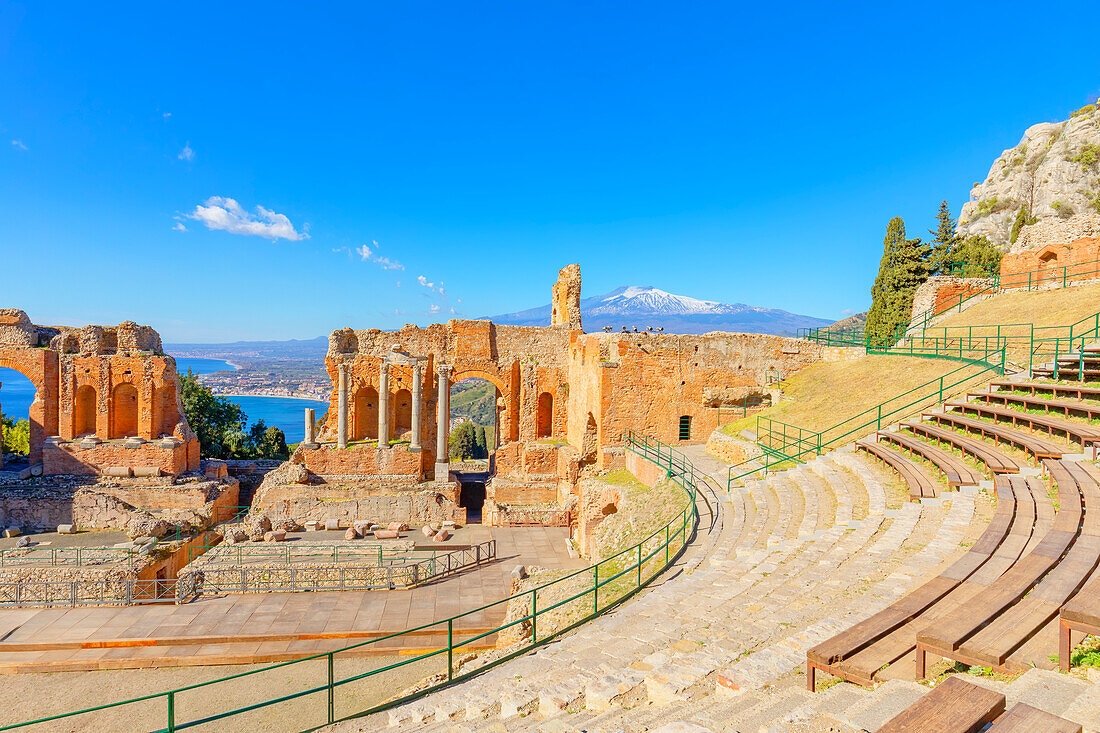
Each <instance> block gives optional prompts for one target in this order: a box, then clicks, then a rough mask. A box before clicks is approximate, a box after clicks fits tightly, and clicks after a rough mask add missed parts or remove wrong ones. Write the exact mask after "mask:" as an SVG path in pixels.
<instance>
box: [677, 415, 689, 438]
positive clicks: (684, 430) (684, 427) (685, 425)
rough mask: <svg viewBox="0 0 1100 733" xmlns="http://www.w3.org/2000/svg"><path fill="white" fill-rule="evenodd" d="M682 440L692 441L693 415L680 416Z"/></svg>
mask: <svg viewBox="0 0 1100 733" xmlns="http://www.w3.org/2000/svg"><path fill="white" fill-rule="evenodd" d="M679 436H680V440H691V415H680V424H679Z"/></svg>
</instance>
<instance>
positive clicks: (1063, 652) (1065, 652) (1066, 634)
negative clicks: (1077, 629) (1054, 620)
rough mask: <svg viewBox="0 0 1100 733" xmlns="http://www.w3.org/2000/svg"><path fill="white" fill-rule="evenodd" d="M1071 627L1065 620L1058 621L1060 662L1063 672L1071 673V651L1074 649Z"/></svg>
mask: <svg viewBox="0 0 1100 733" xmlns="http://www.w3.org/2000/svg"><path fill="white" fill-rule="evenodd" d="M1071 634H1072V632H1071V631H1070V629H1069V627H1068V626H1066V622H1065V620H1063V619H1058V662H1059V664H1060V665H1061V667H1062V671H1063V672H1068V671H1069V662H1070V658H1069V657H1070V651H1071V650H1072V649H1073V644H1072V641H1071Z"/></svg>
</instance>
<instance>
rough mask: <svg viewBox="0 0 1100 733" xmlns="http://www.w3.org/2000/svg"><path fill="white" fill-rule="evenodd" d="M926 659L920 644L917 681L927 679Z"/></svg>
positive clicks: (918, 648) (918, 646) (918, 647)
mask: <svg viewBox="0 0 1100 733" xmlns="http://www.w3.org/2000/svg"><path fill="white" fill-rule="evenodd" d="M924 657H925V654H924V649H923V648H922V647H921V646H920V644H918V645H917V665H916V678H917V681H920V680H923V679H924V678H925V671H924V664H925V658H924Z"/></svg>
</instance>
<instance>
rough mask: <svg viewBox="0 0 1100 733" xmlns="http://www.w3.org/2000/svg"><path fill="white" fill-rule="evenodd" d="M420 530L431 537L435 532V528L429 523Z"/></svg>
mask: <svg viewBox="0 0 1100 733" xmlns="http://www.w3.org/2000/svg"><path fill="white" fill-rule="evenodd" d="M420 531H421V532H422V533H423V534H424V536H425V537H431V536H432V535H434V534H435V530H434V529H432V528H431V527H429V526H428V525H424V526H423V527H421V528H420Z"/></svg>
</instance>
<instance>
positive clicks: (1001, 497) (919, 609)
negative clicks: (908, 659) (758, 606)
mask: <svg viewBox="0 0 1100 733" xmlns="http://www.w3.org/2000/svg"><path fill="white" fill-rule="evenodd" d="M1036 483H1038V482H1029V481H1028V480H1027V479H1025V478H1024V477H1022V476H1012V477H1009V476H998V477H997V478H996V479H995V481H994V491H995V492H996V493H997V497H998V499H997V506H996V508H995V510H994V513H993V517H992V518H991V519H990V521H989V524H988V525H986V528H985V530H984V531H983V532H982V534H981V536H980V537H979V538H978V540H977V541H976V542H975V543H974V544H973V545H971V547H970V549H969V550H967V552H966V553H964V554H963V556H962V557H960V558H959V559H958V560H956V561H955V562H954V563H952V564H951V566H950V567H948V568H947V569H946V570H944V571H943V572H941V573H940V574H939V575H937V576H936V577H935V578H932V579H931V580H929V581H928V582H926V583H924V584H923V585H921V586H920V587H918V588H916V589H914V590H912V591H910V592H909V593H907V594H906V595H905V596H903V597H901V598H899V599H898V600H896V601H894V602H893V603H892V604H890V605H889V606H887V607H886V608H884V609H883V610H881V611H879V612H878V613H876V614H874V615H872V616H870V617H868V618H866V619H864V620H863V621H860V622H859V623H857V624H854V625H853V626H851V627H850V628H848V629H846V630H845V631H842V632H840V633H839V634H837V635H835V636H833V637H832V638H830V639H827V640H825V641H823V642H821V643H820V644H818V645H816V646H814V647H813V648H812V649H810V650H809V651H808V652H807V653H806V683H807V687H808V688H809V689H810V690H813V689H814V684H815V671H816V670H818V669H820V670H822V671H824V672H828V673H829V674H832V675H835V676H837V677H842V678H844V679H846V680H848V681H849V682H855V683H857V684H861V685H865V686H870V685H872V684H874V676H875V673H876V672H878V671H879V670H881V669H882V668H883V667H884V666H886V665H889V664H892V663H894V662H895V661H897V660H898V659H900V658H901V657H903V656H905V655H906V654H908V653H909V652H911V651H912V650H913V648H914V646H915V645H916V641H915V636H916V630H915V628H914V626H915V625H916V624H918V623H919V622H918V621H916V619H918V618H919V617H921V615H922V614H924V613H925V612H927V611H928V610H929V609H930V608H933V607H934V606H937V605H938V604H940V603H941V602H946V600H945V599H948V598H950V597H951V596H956V597H958V596H963V597H965V598H969V597H970V595H972V594H973V593H976V592H978V590H979V589H981V588H984V587H985V586H986V585H988V584H989V583H991V582H992V581H993V580H994V579H996V578H997V577H999V576H1000V574H1001V573H1003V572H1004V569H1003V567H1000V566H999V565H1000V563H1001V561H1002V560H1007V561H1008V564H1009V565H1011V563H1012V562H1015V561H1016V560H1017V559H1018V558H1019V556H1020V554H1021V553H1022V551H1023V548H1024V546H1025V545H1026V544H1027V542H1028V540H1029V538H1030V537H1031V531H1032V528H1033V527H1034V523H1035V517H1036V514H1035V502H1034V497H1033V496H1032V493H1031V492H1032V490H1033V489H1034V488H1035V484H1036ZM1042 490H1043V491H1044V492H1045V488H1043V489H1042ZM994 566H998V567H994ZM1004 567H1007V566H1004ZM986 568H990V569H989V570H986ZM976 575H977V576H978V577H977V578H975V576H976ZM960 585H967V587H968V589H969V590H966V591H962V590H961V589H960V587H959V586H960ZM956 599H957V600H961V599H958V598H956Z"/></svg>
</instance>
